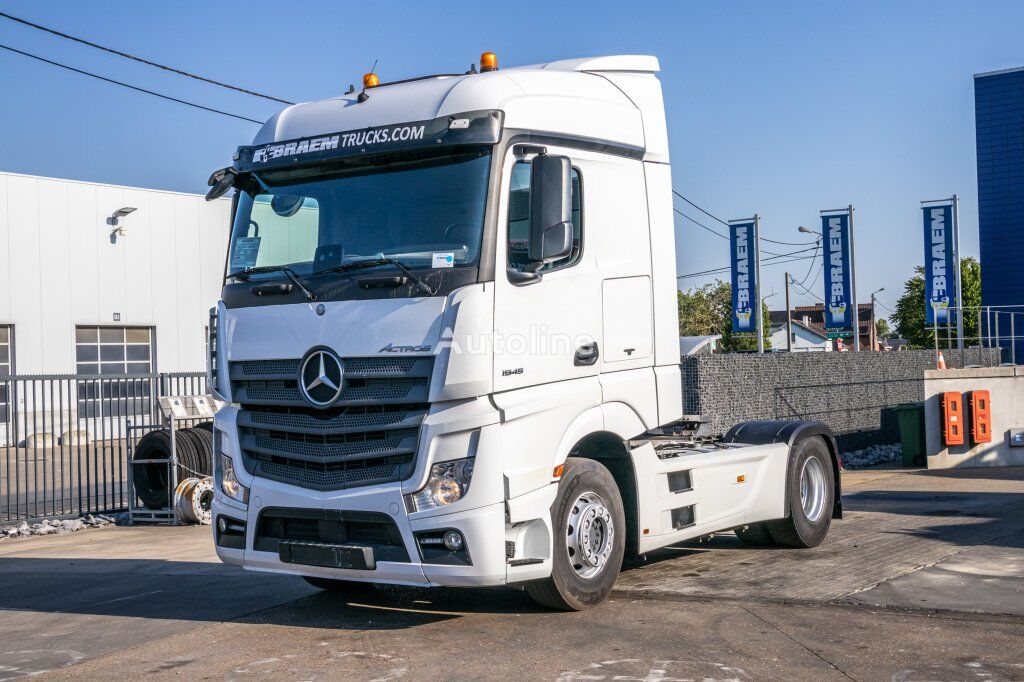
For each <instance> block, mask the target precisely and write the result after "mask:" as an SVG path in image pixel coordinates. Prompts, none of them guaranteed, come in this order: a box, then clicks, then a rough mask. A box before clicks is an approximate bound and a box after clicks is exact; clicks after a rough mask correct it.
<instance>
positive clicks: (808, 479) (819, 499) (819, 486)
mask: <svg viewBox="0 0 1024 682" xmlns="http://www.w3.org/2000/svg"><path fill="white" fill-rule="evenodd" d="M825 497H826V493H825V469H824V467H822V466H821V462H819V461H818V460H817V459H815V458H814V457H811V458H809V459H808V460H807V461H805V462H804V465H803V468H802V469H801V470H800V506H801V507H802V508H803V512H804V516H805V517H807V520H808V521H812V522H813V521H817V520H818V519H819V518H821V515H822V513H824V511H825Z"/></svg>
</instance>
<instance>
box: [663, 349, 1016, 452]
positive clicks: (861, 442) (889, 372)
mask: <svg viewBox="0 0 1024 682" xmlns="http://www.w3.org/2000/svg"><path fill="white" fill-rule="evenodd" d="M997 353H998V351H997V350H991V349H977V348H973V349H968V350H965V351H963V353H962V355H961V353H960V352H958V351H955V350H954V351H949V350H944V351H943V355H944V356H945V359H946V364H947V366H949V367H964V366H965V365H984V366H991V365H995V364H998V354H997ZM926 369H935V352H934V351H931V350H912V351H898V352H887V353H885V352H861V353H852V352H850V353H765V354H764V355H758V354H756V353H727V354H722V355H695V356H691V357H688V358H685V359H684V360H683V363H682V374H683V411H684V413H686V414H696V415H701V416H702V417H703V419H704V421H705V425H704V427H703V429H702V431H701V433H702V434H703V435H721V434H724V433H725V432H726V431H728V430H729V429H730V428H731V427H732V426H734V425H735V424H737V423H739V422H741V421H746V420H748V419H816V420H819V421H822V422H825V423H826V424H828V425H829V426H830V427H831V428H832V430H833V431H835V433H836V436H837V437H838V440H839V446H840V448H841V449H842V450H844V451H848V450H855V449H858V448H863V447H867V446H869V445H879V444H884V443H896V442H898V441H899V430H898V427H897V423H896V413H895V411H894V410H893V409H892V408H893V407H894V406H895V405H900V404H902V403H914V402H919V401H921V400H924V371H925V370H926Z"/></svg>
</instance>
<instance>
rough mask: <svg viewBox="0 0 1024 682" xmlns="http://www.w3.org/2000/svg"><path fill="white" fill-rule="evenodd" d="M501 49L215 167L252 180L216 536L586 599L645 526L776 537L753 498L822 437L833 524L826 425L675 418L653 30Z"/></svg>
mask: <svg viewBox="0 0 1024 682" xmlns="http://www.w3.org/2000/svg"><path fill="white" fill-rule="evenodd" d="M488 55H489V53H488V54H485V55H484V58H482V61H481V67H482V68H481V70H480V71H479V72H477V71H476V70H475V69H473V70H471V72H469V73H464V74H445V75H437V76H427V77H422V78H415V79H411V80H407V81H402V82H396V83H390V84H388V83H384V84H382V83H379V82H378V81H377V79H376V76H375V75H373V77H372V78H371V77H369V76H368V77H367V78H366V79H365V82H364V87H363V88H362V89H361V90H356V89H354V88H352V89H350V92H348V93H346V94H344V95H342V96H339V97H335V98H331V99H327V100H323V101H318V102H310V103H305V104H298V105H294V106H290V107H288V108H287V109H285V110H283V111H282V112H280V113H279V114H277V115H275V116H274V117H272V118H271V119H270V120H269V121H267V122H266V124H264V125H263V127H262V128H261V130H260V131H259V133H258V134H257V135H256V137H255V139H254V140H253V143H252V144H251V145H248V146H245V147H241V148H239V149H238V151H237V153H236V154H235V156H234V163H233V164H232V166H231V167H229V168H226V169H224V170H222V171H218V172H217V173H215V174H214V176H213V177H211V185H213V187H214V189H213V190H211V197H212V196H217V195H218V194H223V193H225V192H226V191H227V190H228V189H230V188H233V189H234V195H233V196H234V198H233V202H234V206H233V216H234V217H233V227H232V230H231V236H230V244H229V249H228V257H227V264H226V272H225V283H224V288H223V294H222V300H221V301H220V302H219V303H218V305H217V307H216V309H214V310H213V311H211V323H210V330H211V338H210V368H209V384H210V387H211V389H212V390H213V391H214V392H215V393H216V394H217V396H218V397H219V398H221V399H222V400H223V401H224V402H225V403H226V405H225V407H223V408H222V409H221V410H219V411H218V413H217V416H216V421H215V447H216V450H217V453H216V457H215V459H216V462H215V477H216V498H215V502H214V508H213V516H214V534H215V540H216V545H217V552H218V555H219V556H220V558H221V559H222V560H223V561H225V562H227V563H232V564H238V565H241V566H244V567H245V568H247V569H251V570H260V571H274V572H285V573H294V574H296V575H301V576H303V577H305V578H306V579H307V580H309V581H310V582H312V583H313V584H316V585H318V586H320V587H324V588H327V589H348V588H349V587H351V583H352V582H372V583H396V584H408V585H424V586H428V585H462V586H489V585H522V586H525V587H526V589H528V590H529V591H530V593H531V595H533V596H534V598H535V599H537V600H538V601H540V602H541V603H545V604H549V605H552V606H556V607H559V608H583V607H585V606H588V605H590V604H593V603H597V602H599V601H601V600H602V599H604V598H605V597H606V596H607V594H608V592H609V591H610V590H611V585H612V584H613V583H614V579H615V576H616V575H617V573H618V570H619V566H620V565H621V562H622V558H623V556H624V555H625V554H626V553H629V552H634V553H637V552H643V551H647V550H649V549H653V548H654V547H657V546H663V545H665V544H670V543H671V542H678V541H680V540H683V539H686V538H688V537H696V536H698V535H702V534H706V533H708V532H711V531H715V530H722V529H727V528H735V527H741V528H742V529H743V530H744V532H747V533H748V538H749V539H752V540H753V539H755V538H754V531H755V530H764V531H765V534H766V535H765V537H767V538H768V540H769V541H770V540H771V535H770V534H768V531H767V530H766V529H763V528H761V526H759V525H756V524H759V523H761V522H764V521H769V520H772V519H775V520H776V521H777V520H779V519H785V518H790V517H792V513H791V507H792V506H793V505H792V504H791V502H790V500H789V498H788V497H787V495H789V494H790V492H791V488H792V487H793V485H791V483H790V481H789V478H791V477H792V476H793V475H794V474H793V473H792V470H793V463H792V461H791V460H792V459H793V456H794V451H795V449H799V448H798V447H797V446H798V444H799V443H800V442H804V441H806V442H808V443H813V442H815V439H816V442H817V443H819V445H818V446H816V447H817V450H815V452H816V453H817V455H816V457H817V458H815V457H811V459H814V461H815V462H818V460H821V461H820V462H819V463H818V465H817V466H818V467H819V469H820V471H817V470H816V471H815V472H812V474H813V475H817V478H815V479H814V481H820V482H821V485H819V486H818V488H815V489H814V490H816V491H817V492H816V493H815V494H817V498H816V502H815V503H814V505H817V507H814V505H812V507H813V508H812V512H813V511H814V510H815V509H816V510H817V516H815V520H818V519H821V518H824V519H825V521H824V523H825V529H826V530H827V519H828V518H831V517H832V515H833V511H834V510H833V507H836V505H837V504H838V502H837V498H838V495H837V494H836V490H837V488H836V485H837V484H836V483H834V482H835V481H837V480H838V479H837V473H836V472H837V469H838V467H837V465H836V460H835V443H834V439H832V438H831V435H830V434H829V433H828V432H827V430H826V429H824V427H821V426H820V425H817V426H815V425H813V424H811V425H807V424H804V425H802V426H801V427H800V429H798V431H799V432H800V433H799V435H798V436H794V435H793V434H791V433H790V434H788V435H787V436H786V437H785V438H782V437H780V435H779V433H778V432H774V433H773V434H770V433H769V432H768V431H764V430H762V431H757V430H756V429H755V430H754V431H756V432H757V434H758V435H757V438H754V439H747V440H748V441H751V442H744V441H742V440H740V441H737V440H736V439H735V438H734V439H733V441H734V442H730V443H726V442H721V443H716V444H711V445H708V444H693V443H688V442H680V439H679V438H678V437H676V436H673V428H672V425H673V424H677V423H678V422H679V420H680V419H681V418H682V417H683V406H682V391H681V379H680V368H679V350H678V349H679V345H678V338H679V337H678V312H677V302H676V269H675V253H676V251H675V249H676V245H675V239H674V224H673V217H672V213H673V210H672V183H671V172H670V166H669V154H668V145H667V133H666V124H665V114H664V108H663V103H662V95H661V86H660V83H659V81H658V79H657V77H656V73H657V72H658V68H659V66H658V61H657V59H655V58H654V57H648V56H610V57H597V58H585V59H571V60H564V61H556V62H551V63H548V64H541V65H534V66H527V67H520V68H509V69H499V68H498V67H497V63H496V59H495V58H494V57H493V55H490V56H488ZM754 431H751V433H753V432H754ZM769 431H770V430H769ZM766 434H768V435H766ZM812 449H814V448H812ZM673 453H674V454H673ZM697 469H699V470H700V471H697ZM679 472H686V475H685V476H684V475H683V474H680V473H679ZM800 475H801V476H802V475H803V474H802V473H801V474H800ZM737 477H739V483H737ZM812 477H813V476H812ZM684 478H686V479H687V480H686V481H684V480H683V479H684ZM684 482H686V483H687V485H688V488H682V487H679V486H680V485H682V483H684ZM804 482H805V479H800V480H799V481H797V483H796V484H795V485H796V487H798V488H799V487H801V486H802V485H803V483H804ZM744 483H746V485H743V484H744ZM812 487H813V486H812ZM801 489H802V488H801ZM801 504H802V502H801ZM836 508H837V507H836ZM681 509H682V510H685V511H683V512H680V511H679V510H681ZM823 510H824V511H823ZM819 525H820V524H819ZM776 535H778V536H779V537H780V538H781V537H782V536H783V534H782V533H781V531H780V532H778V533H776ZM821 537H824V534H823V533H822V534H821ZM812 540H813V538H812ZM818 541H820V539H819V540H818ZM804 544H807V543H806V542H805V543H804ZM815 544H816V543H815Z"/></svg>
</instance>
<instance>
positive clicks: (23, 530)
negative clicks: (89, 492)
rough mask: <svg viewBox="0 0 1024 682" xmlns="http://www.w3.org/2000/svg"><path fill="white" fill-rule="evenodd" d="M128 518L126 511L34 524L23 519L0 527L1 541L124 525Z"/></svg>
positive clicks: (49, 520) (45, 520)
mask: <svg viewBox="0 0 1024 682" xmlns="http://www.w3.org/2000/svg"><path fill="white" fill-rule="evenodd" d="M127 520H128V514H127V513H126V512H125V513H121V514H113V515H108V514H86V515H85V516H82V517H79V518H77V519H43V520H42V521H39V522H37V523H33V524H29V523H28V522H27V521H22V522H21V523H19V524H18V525H16V526H8V527H6V528H0V542H3V541H5V540H17V539H20V538H27V537H32V536H36V535H67V534H68V533H75V532H78V531H80V530H89V529H92V528H107V527H109V526H113V525H123V524H124V523H125V522H126V521H127Z"/></svg>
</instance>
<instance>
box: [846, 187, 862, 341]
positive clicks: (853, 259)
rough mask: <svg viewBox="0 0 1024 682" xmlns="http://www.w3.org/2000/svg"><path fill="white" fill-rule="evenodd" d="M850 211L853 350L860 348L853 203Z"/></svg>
mask: <svg viewBox="0 0 1024 682" xmlns="http://www.w3.org/2000/svg"><path fill="white" fill-rule="evenodd" d="M848 210H849V212H850V293H851V294H852V295H853V301H852V303H853V350H854V352H857V351H859V350H860V306H859V305H857V258H856V255H855V253H856V247H855V246H854V239H853V204H850V205H849V207H848Z"/></svg>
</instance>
